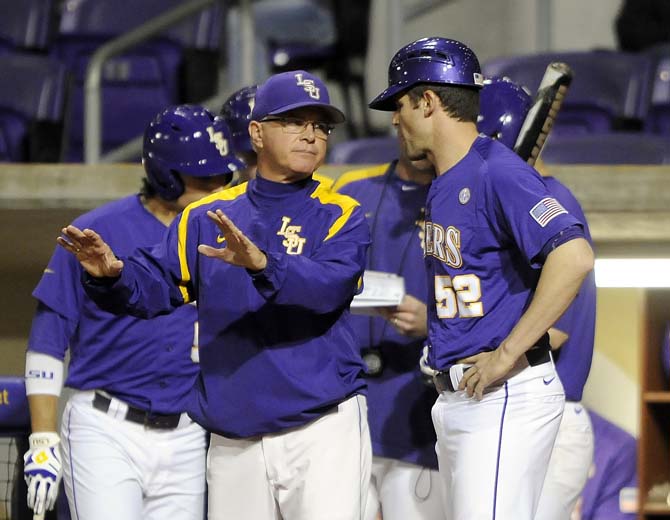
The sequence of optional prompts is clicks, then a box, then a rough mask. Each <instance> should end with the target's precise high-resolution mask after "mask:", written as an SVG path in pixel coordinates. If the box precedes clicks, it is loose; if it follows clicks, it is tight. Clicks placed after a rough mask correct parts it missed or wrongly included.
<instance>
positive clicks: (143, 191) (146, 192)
mask: <svg viewBox="0 0 670 520" xmlns="http://www.w3.org/2000/svg"><path fill="white" fill-rule="evenodd" d="M140 195H142V196H143V197H144V198H145V199H153V198H154V197H156V196H157V195H158V194H157V193H156V188H154V187H153V186H152V185H151V183H150V182H149V179H147V178H146V177H144V178H142V187H141V188H140Z"/></svg>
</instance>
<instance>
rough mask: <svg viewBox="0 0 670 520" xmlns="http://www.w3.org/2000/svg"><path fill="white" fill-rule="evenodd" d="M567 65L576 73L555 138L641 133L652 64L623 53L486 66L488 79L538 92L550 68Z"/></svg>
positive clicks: (556, 55) (578, 54) (570, 55)
mask: <svg viewBox="0 0 670 520" xmlns="http://www.w3.org/2000/svg"><path fill="white" fill-rule="evenodd" d="M553 61H561V62H565V63H567V64H568V65H569V66H570V67H571V69H572V71H573V74H574V78H573V81H572V85H571V87H570V90H569V91H568V94H567V96H566V99H565V102H564V104H563V107H562V109H561V112H560V113H559V115H558V118H557V121H556V124H555V126H554V132H555V133H556V134H563V133H566V134H573V135H574V134H575V133H603V132H605V133H606V132H610V131H612V130H625V129H631V130H632V129H636V130H637V129H639V128H640V127H641V126H642V120H643V119H644V117H645V115H646V111H647V108H648V99H649V90H650V82H649V73H650V69H651V67H652V60H651V59H650V58H649V57H648V56H646V55H644V54H631V53H624V52H618V51H606V50H597V51H588V52H565V53H546V54H535V55H528V56H512V57H506V58H497V59H494V60H491V61H489V62H487V63H485V64H484V65H483V66H482V70H483V73H484V75H485V76H488V77H491V76H507V77H509V78H510V79H511V80H512V81H514V82H516V83H520V84H522V85H525V86H527V87H528V88H530V89H531V91H532V92H536V91H537V88H538V86H539V83H540V80H541V79H542V76H543V74H544V71H545V69H546V67H547V65H548V64H549V63H551V62H553Z"/></svg>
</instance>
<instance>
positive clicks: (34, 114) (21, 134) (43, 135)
mask: <svg viewBox="0 0 670 520" xmlns="http://www.w3.org/2000/svg"><path fill="white" fill-rule="evenodd" d="M0 70H2V73H3V76H4V77H5V78H8V79H9V78H11V81H8V80H5V81H0V160H2V161H11V162H25V161H36V162H37V161H39V162H55V161H58V160H59V158H60V148H61V140H62V126H63V117H64V105H65V99H66V89H67V74H66V71H65V67H64V66H63V65H62V64H60V63H58V62H55V61H53V60H51V59H49V58H48V57H46V56H41V55H36V54H32V53H18V52H17V53H11V54H5V55H2V56H0Z"/></svg>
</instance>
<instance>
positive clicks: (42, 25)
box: [0, 0, 53, 49]
mask: <svg viewBox="0 0 670 520" xmlns="http://www.w3.org/2000/svg"><path fill="white" fill-rule="evenodd" d="M52 15H53V0H18V1H17V0H0V46H1V45H4V46H6V47H8V48H9V47H11V48H26V49H44V48H46V47H47V45H48V43H49V39H50V36H51V34H50V29H51V19H52Z"/></svg>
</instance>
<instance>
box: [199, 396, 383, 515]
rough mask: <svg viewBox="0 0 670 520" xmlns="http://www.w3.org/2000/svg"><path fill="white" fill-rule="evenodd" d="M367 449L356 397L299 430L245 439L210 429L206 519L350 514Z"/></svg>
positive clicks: (366, 477)
mask: <svg viewBox="0 0 670 520" xmlns="http://www.w3.org/2000/svg"><path fill="white" fill-rule="evenodd" d="M371 459H372V451H371V447H370V433H369V431H368V421H367V405H366V400H365V397H364V396H361V395H358V396H354V397H351V398H350V399H347V400H346V401H344V402H342V403H340V404H339V406H337V407H336V408H334V409H333V411H332V412H329V413H326V414H325V415H324V416H322V417H320V418H318V419H316V420H314V421H312V422H310V423H308V424H306V425H304V426H301V427H299V428H294V429H291V430H287V431H284V432H281V433H277V434H272V435H263V436H262V437H254V438H252V439H230V438H227V437H222V436H221V435H216V434H212V436H211V441H210V446H209V453H208V460H207V483H208V494H209V505H208V518H209V520H231V519H239V520H242V519H253V520H280V519H281V520H316V519H318V520H358V519H362V517H363V510H364V508H365V501H366V498H367V492H368V484H369V481H370V465H371Z"/></svg>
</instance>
